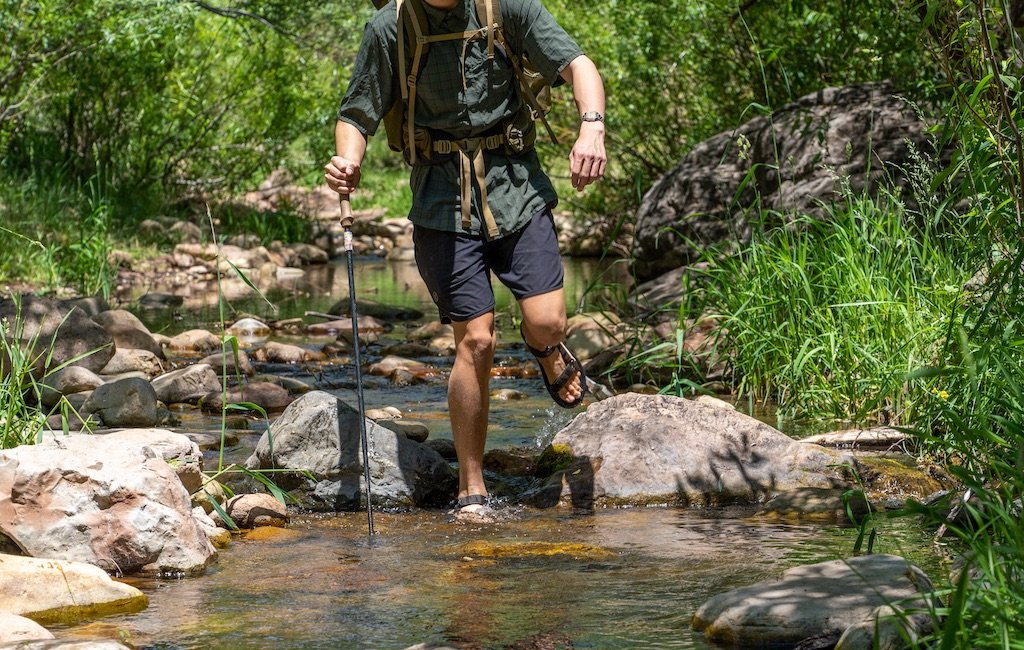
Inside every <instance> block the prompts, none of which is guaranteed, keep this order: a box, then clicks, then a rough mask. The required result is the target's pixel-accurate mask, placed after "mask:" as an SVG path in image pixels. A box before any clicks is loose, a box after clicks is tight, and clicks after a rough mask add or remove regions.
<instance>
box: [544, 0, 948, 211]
mask: <svg viewBox="0 0 1024 650" xmlns="http://www.w3.org/2000/svg"><path fill="white" fill-rule="evenodd" d="M545 4H546V5H547V6H548V7H549V8H550V9H551V12H552V13H553V14H554V15H555V16H556V18H558V19H559V21H560V22H561V23H562V24H563V26H565V27H566V29H567V30H568V31H569V32H570V33H571V34H573V35H574V36H575V37H576V39H577V40H578V41H579V42H580V44H581V45H582V47H583V49H584V51H586V52H587V54H588V55H589V56H590V57H591V58H592V59H594V61H595V62H596V64H597V66H598V68H599V70H600V71H601V73H602V77H603V79H604V81H605V85H606V90H607V95H608V127H609V128H608V139H609V155H610V160H611V166H610V175H609V178H607V179H606V180H605V182H604V183H602V184H599V185H598V186H597V188H596V189H595V190H593V191H589V192H588V193H587V195H586V196H585V199H584V200H585V201H586V204H585V205H581V206H580V207H584V208H585V207H599V208H604V209H609V208H610V210H609V212H607V213H605V214H609V213H611V214H614V212H615V211H616V210H619V209H624V208H627V207H631V208H632V209H635V205H636V188H637V185H639V189H640V191H641V192H642V191H646V189H647V188H648V187H649V186H650V184H651V183H652V182H653V180H654V179H655V178H656V177H658V176H660V175H661V174H662V173H663V172H664V171H665V170H667V169H669V168H671V167H672V166H673V165H675V164H676V162H677V161H678V160H679V158H680V157H681V156H682V155H683V154H685V153H686V152H687V151H688V150H689V149H690V148H691V147H693V146H694V145H695V144H696V143H698V142H700V141H702V140H704V139H705V138H707V137H709V136H711V135H713V134H715V133H718V132H721V131H724V130H726V129H729V128H733V127H735V126H736V125H738V124H739V123H741V122H742V121H744V120H745V119H749V118H750V117H753V116H754V114H761V113H764V112H766V111H769V110H770V109H772V108H773V107H778V106H781V105H783V104H785V103H787V102H790V101H792V100H794V99H796V98H797V97H800V96H802V95H804V94H806V93H809V92H813V91H816V90H819V89H821V88H823V87H826V86H833V85H843V84H848V83H857V82H865V81H879V80H883V79H891V80H894V81H896V82H897V84H904V85H906V86H914V85H916V84H917V83H918V80H920V79H922V78H923V77H926V75H929V74H930V72H929V71H930V70H932V69H933V66H932V65H930V64H929V61H928V59H927V57H926V50H925V48H924V47H923V44H922V42H921V39H920V26H919V25H918V24H917V21H916V18H915V16H914V14H913V13H912V12H909V11H908V10H907V9H906V8H904V7H902V6H898V5H897V6H894V4H893V3H892V2H891V0H868V1H866V2H849V1H848V0H825V1H821V2H806V1H799V0H787V1H785V2H767V1H766V0H761V1H756V0H755V1H754V2H741V1H739V0H704V1H702V2H689V1H686V0H668V1H666V2H629V1H626V0H609V1H607V2H601V3H596V4H595V5H592V6H588V7H587V9H586V10H585V11H580V10H579V4H578V3H573V2H569V1H567V0H550V1H548V2H546V3H545ZM562 97H563V100H564V102H565V105H564V107H563V108H562V109H561V110H559V109H557V108H556V110H554V111H553V112H552V117H553V119H554V120H555V122H556V124H557V126H558V129H559V131H560V133H561V134H562V138H561V139H562V140H563V141H564V142H569V143H571V142H572V141H573V139H574V133H575V131H576V128H577V121H576V115H577V113H576V111H575V108H574V107H572V106H571V100H570V96H569V94H568V93H567V92H566V93H565V94H564V95H563V96H562ZM542 149H544V150H545V151H547V152H549V153H551V154H553V152H551V150H550V148H549V147H548V146H543V147H542ZM561 157H563V156H562V155H561V154H559V155H558V156H555V155H548V156H547V160H548V161H549V162H554V161H555V160H556V159H560V158H561ZM569 198H570V199H571V197H569ZM591 204H596V205H591Z"/></svg>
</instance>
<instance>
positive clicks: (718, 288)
mask: <svg viewBox="0 0 1024 650" xmlns="http://www.w3.org/2000/svg"><path fill="white" fill-rule="evenodd" d="M949 249H950V246H949V244H948V243H947V242H945V241H944V240H943V238H942V237H941V236H940V234H939V233H938V232H936V231H935V230H934V229H932V228H931V227H930V226H928V225H921V224H919V223H917V222H916V220H915V218H914V216H913V215H911V214H909V213H908V212H907V210H906V209H905V207H904V205H903V203H902V202H901V201H900V200H899V199H898V198H897V197H894V196H892V195H891V194H886V195H883V196H881V197H880V198H878V199H870V198H866V197H859V196H848V197H847V205H846V206H845V207H835V208H832V209H831V210H829V211H828V213H827V214H826V215H825V217H824V218H812V217H805V218H801V219H798V220H797V221H796V222H795V223H793V224H790V225H788V226H783V227H778V228H774V229H771V230H768V231H767V232H765V233H764V234H758V235H755V239H754V241H753V243H752V244H751V245H750V246H749V247H748V248H747V249H746V250H745V251H744V252H743V253H742V254H741V255H739V256H736V257H732V258H727V259H725V260H724V261H722V262H720V263H717V264H712V266H711V269H710V271H709V272H708V275H709V277H708V281H709V289H708V294H709V295H708V304H709V305H710V307H711V309H712V310H713V311H714V312H715V314H716V317H717V318H718V319H719V321H720V324H721V328H720V329H719V339H718V350H719V352H720V353H722V354H724V355H726V357H727V359H728V361H729V363H730V365H731V368H732V371H733V374H734V378H735V389H736V392H737V393H738V394H739V395H742V396H750V397H753V398H754V399H755V400H759V401H770V402H775V403H776V404H777V405H778V406H779V407H780V408H781V409H782V410H783V411H784V412H786V413H787V414H788V415H790V416H794V415H797V416H800V415H803V416H808V415H809V416H824V417H834V418H842V419H852V420H863V419H866V418H873V417H875V416H877V415H878V414H879V413H880V412H885V413H887V414H888V417H890V418H891V419H893V420H894V421H900V420H902V419H903V418H904V417H905V415H906V414H907V412H908V409H911V408H912V407H913V405H914V404H915V403H917V402H918V401H919V400H921V399H923V398H924V397H926V396H925V395H924V393H923V392H922V391H923V384H922V383H921V382H914V381H909V380H908V379H907V376H908V374H909V373H911V372H912V371H913V370H915V369H917V368H919V367H921V366H925V365H932V364H934V363H935V361H936V355H937V353H938V349H939V347H940V342H941V341H942V340H943V338H944V337H945V335H946V333H947V323H948V319H949V318H950V317H951V316H952V315H954V314H955V313H956V312H957V309H958V308H959V301H960V299H961V295H960V293H961V287H962V286H963V284H964V282H965V281H966V280H967V279H968V277H969V275H968V274H967V272H966V271H965V270H964V269H962V268H961V267H960V264H959V262H958V258H957V256H956V253H955V251H953V250H949Z"/></svg>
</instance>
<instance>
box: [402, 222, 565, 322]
mask: <svg viewBox="0 0 1024 650" xmlns="http://www.w3.org/2000/svg"><path fill="white" fill-rule="evenodd" d="M412 238H413V243H414V244H415V252H416V266H417V268H418V269H419V271H420V277H422V278H423V282H425V283H426V285H427V289H428V290H429V291H430V297H431V298H433V300H434V304H436V305H437V310H438V311H439V312H440V314H441V322H443V323H450V322H453V321H454V322H462V321H467V320H472V319H473V318H476V317H477V316H480V315H481V314H486V313H487V312H489V311H493V310H494V291H493V290H492V289H491V273H492V272H493V273H494V275H496V276H498V279H499V280H501V283H502V284H504V285H505V286H506V287H508V288H509V291H511V292H512V295H513V296H515V298H516V300H522V299H523V298H529V297H531V296H539V295H541V294H544V293H548V292H549V291H554V290H556V289H561V288H562V280H563V271H562V257H561V255H560V254H559V251H558V236H557V235H556V234H555V221H554V217H553V216H552V214H551V210H550V209H548V208H545V209H544V210H542V211H541V212H538V213H537V214H536V215H534V216H533V218H532V219H531V220H530V222H529V223H528V224H527V225H525V226H523V228H521V229H520V230H518V231H516V232H514V233H512V234H511V235H505V236H504V237H501V238H499V239H495V240H492V241H487V240H485V239H484V238H483V237H482V236H480V235H476V236H472V235H467V234H465V233H460V232H448V231H443V230H433V229H431V228H423V227H420V226H416V227H415V228H413V233H412Z"/></svg>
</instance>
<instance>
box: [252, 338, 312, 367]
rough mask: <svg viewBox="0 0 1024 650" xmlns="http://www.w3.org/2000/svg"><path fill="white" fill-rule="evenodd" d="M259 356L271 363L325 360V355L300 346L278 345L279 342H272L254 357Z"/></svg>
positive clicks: (254, 354)
mask: <svg viewBox="0 0 1024 650" xmlns="http://www.w3.org/2000/svg"><path fill="white" fill-rule="evenodd" d="M257 355H259V357H262V358H264V359H266V360H267V361H269V362H271V363H302V362H304V361H309V360H312V359H317V360H320V359H322V358H324V355H323V353H320V352H313V351H312V350H307V349H306V348H303V347H300V346H298V345H290V344H288V343H278V342H277V341H270V342H268V343H267V344H266V345H264V346H263V347H262V348H261V349H260V350H257V351H256V352H254V353H253V356H254V357H256V356H257ZM257 358H258V357H257Z"/></svg>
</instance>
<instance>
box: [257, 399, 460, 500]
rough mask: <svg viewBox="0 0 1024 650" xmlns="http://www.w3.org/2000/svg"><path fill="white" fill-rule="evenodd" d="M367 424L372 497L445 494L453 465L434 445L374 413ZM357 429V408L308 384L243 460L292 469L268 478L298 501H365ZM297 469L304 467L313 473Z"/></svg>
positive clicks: (449, 489) (260, 466)
mask: <svg viewBox="0 0 1024 650" xmlns="http://www.w3.org/2000/svg"><path fill="white" fill-rule="evenodd" d="M365 424H366V432H367V437H368V439H369V458H370V482H371V485H372V496H373V501H374V504H375V505H377V506H385V507H388V506H410V505H416V506H422V505H433V504H439V503H444V502H447V501H448V500H449V499H450V498H451V496H452V495H453V494H454V491H455V472H454V470H453V469H452V468H451V466H450V465H448V463H446V462H445V461H444V459H443V458H441V456H440V455H438V453H437V452H435V451H434V450H433V449H431V448H429V447H427V446H426V445H423V444H420V443H418V442H414V441H412V440H409V439H408V438H406V437H405V436H404V435H401V434H398V433H395V432H394V431H390V430H388V429H385V428H384V427H382V426H380V425H378V424H376V423H375V422H373V421H372V420H366V421H365ZM271 436H273V440H272V441H271ZM359 437H360V434H359V413H358V412H357V411H356V410H355V409H353V408H352V407H351V406H349V405H348V404H346V403H345V402H343V401H341V400H340V399H338V398H337V397H334V396H333V395H330V394H329V393H325V392H323V391H312V392H310V393H307V394H305V395H303V396H302V397H300V398H299V399H297V400H296V401H295V402H293V403H292V404H291V405H290V406H289V407H288V408H287V409H285V411H284V413H282V414H281V417H280V418H278V420H277V421H276V422H275V423H274V426H273V427H271V429H270V430H269V431H268V432H266V433H264V434H263V437H262V438H260V442H259V444H258V445H257V446H256V450H255V452H254V453H253V454H252V456H250V457H249V459H248V460H247V461H246V467H248V468H249V469H270V468H277V469H290V470H295V472H294V473H289V474H281V473H275V474H273V475H272V478H273V479H274V480H275V481H277V482H278V484H279V485H281V486H282V487H285V488H286V489H292V490H295V491H296V492H297V493H298V496H299V497H300V500H301V501H302V505H304V506H307V507H310V508H313V509H317V510H349V509H354V508H358V507H361V506H363V507H365V497H364V494H365V488H364V485H363V466H362V448H361V446H360V440H359ZM271 443H272V444H271ZM271 450H273V452H271ZM302 472H309V474H311V475H312V476H313V477H314V481H309V480H308V479H307V478H305V477H304V474H303V473H302Z"/></svg>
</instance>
